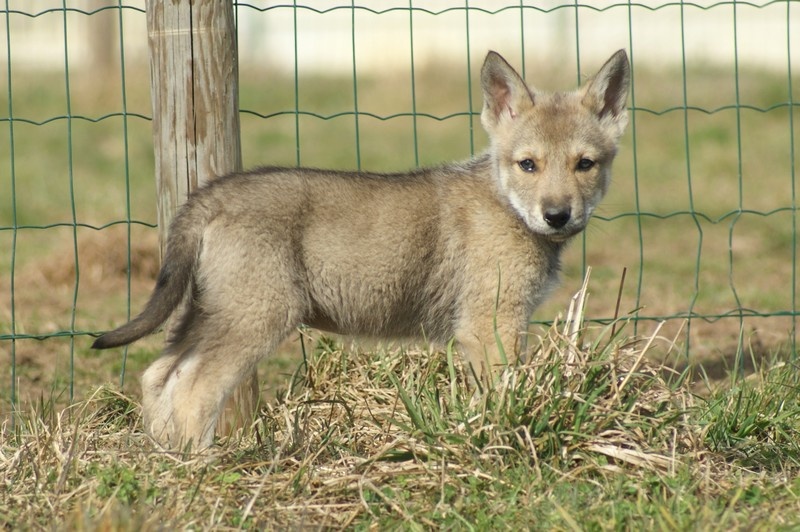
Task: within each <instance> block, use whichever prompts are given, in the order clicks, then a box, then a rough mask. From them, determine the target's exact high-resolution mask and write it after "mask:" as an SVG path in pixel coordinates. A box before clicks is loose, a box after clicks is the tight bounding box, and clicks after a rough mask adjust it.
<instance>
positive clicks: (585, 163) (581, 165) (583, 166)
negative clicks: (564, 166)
mask: <svg viewBox="0 0 800 532" xmlns="http://www.w3.org/2000/svg"><path fill="white" fill-rule="evenodd" d="M593 167H594V161H593V160H591V159H587V158H585V157H584V158H583V159H581V160H580V161H578V167H577V168H578V170H580V171H581V172H585V171H586V170H590V169H591V168H593Z"/></svg>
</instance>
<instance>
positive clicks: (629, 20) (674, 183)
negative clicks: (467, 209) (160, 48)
mask: <svg viewBox="0 0 800 532" xmlns="http://www.w3.org/2000/svg"><path fill="white" fill-rule="evenodd" d="M235 9H236V20H237V28H238V47H239V56H240V66H239V70H240V87H241V88H240V91H241V95H240V102H241V122H242V144H243V151H244V160H245V165H246V166H253V165H256V164H266V163H269V164H276V163H277V164H284V165H308V166H323V167H337V168H351V169H352V168H355V169H369V170H395V171H396V170H402V169H403V168H409V167H415V166H421V165H427V164H432V163H438V162H441V161H446V160H454V159H459V158H465V157H468V156H470V155H471V154H474V153H477V152H480V151H481V150H482V149H483V147H484V146H485V140H486V139H485V136H484V135H483V133H482V132H481V129H480V120H479V113H480V109H481V101H480V98H481V95H480V89H479V85H478V81H477V79H476V78H477V75H478V73H479V67H480V64H481V61H482V58H483V55H484V54H485V53H486V50H488V49H496V50H498V51H500V52H501V53H502V54H503V55H504V56H505V57H506V58H507V59H508V60H509V62H511V63H512V64H513V65H514V66H516V67H518V69H519V71H520V73H521V74H522V75H523V77H525V78H526V79H527V80H528V81H529V82H530V83H531V84H533V85H535V86H537V87H543V88H546V89H556V88H565V87H572V86H575V85H576V84H577V83H580V82H583V81H585V79H586V76H587V75H590V74H591V73H592V72H594V71H595V70H596V69H597V68H599V66H600V65H601V64H602V61H603V60H604V59H605V58H606V57H608V56H610V54H611V53H613V52H614V51H615V50H616V49H619V48H626V49H627V50H628V52H629V56H630V58H631V61H632V67H633V86H632V90H631V94H630V100H629V106H630V107H629V109H630V121H629V130H628V132H627V134H626V136H625V138H624V141H623V146H622V148H621V150H620V153H619V155H618V160H617V162H616V163H615V165H616V166H615V177H614V182H613V184H612V191H611V192H610V193H609V196H608V198H607V199H606V201H605V202H604V206H603V208H602V209H601V211H599V212H598V213H597V214H596V215H595V219H594V220H593V222H592V224H591V226H590V228H589V230H588V231H587V232H586V233H585V235H584V236H582V237H581V239H580V240H579V241H578V242H575V243H573V244H572V247H571V249H570V251H569V254H568V256H567V257H566V258H565V260H564V276H563V285H564V286H563V287H562V288H561V289H559V291H558V292H556V293H555V294H554V295H553V296H552V297H551V299H550V302H549V303H547V304H546V305H545V306H544V307H542V308H541V309H539V311H537V313H536V314H535V316H534V318H535V320H537V323H545V324H546V323H550V322H552V320H553V319H554V318H555V317H556V316H557V313H558V311H559V310H560V309H562V308H563V307H564V306H565V304H566V301H568V298H569V294H570V293H571V292H573V291H574V290H575V289H576V287H578V286H579V285H580V281H581V279H582V276H583V272H584V271H585V270H586V268H587V267H589V266H591V267H592V270H593V280H592V285H591V286H593V289H592V293H593V296H592V299H591V301H590V303H589V308H588V314H589V316H590V317H591V318H592V322H593V323H597V324H605V323H608V322H609V321H611V320H613V319H614V317H615V316H616V315H621V316H623V317H626V318H627V319H628V320H630V321H631V322H632V325H631V326H632V327H633V330H632V332H633V333H641V332H643V330H644V329H645V328H647V327H649V326H650V325H652V323H653V322H660V321H666V323H667V325H668V327H667V329H665V330H669V327H672V329H671V331H672V332H671V333H670V334H673V335H674V338H675V340H676V342H677V343H678V344H680V346H681V352H682V353H683V354H684V355H686V356H687V357H688V358H689V359H691V358H692V357H696V358H698V359H702V360H705V361H709V360H712V359H715V358H720V359H721V358H724V357H726V356H727V355H729V354H730V353H740V354H741V353H746V354H749V355H758V356H761V355H765V354H771V353H781V354H789V355H793V354H796V353H797V319H798V308H797V240H798V238H797V227H798V224H797V190H796V173H797V163H796V157H797V150H798V147H797V142H796V139H795V129H796V122H797V119H798V114H797V113H798V110H799V109H800V104H798V101H800V98H799V97H798V94H797V90H798V89H797V85H798V83H797V82H796V80H795V76H796V72H797V60H798V59H797V58H798V56H799V55H800V45H798V40H800V39H798V36H799V35H800V5H798V3H797V2H796V1H787V0H783V1H771V2H733V1H730V2H724V1H723V2H704V1H698V2H694V3H687V2H662V1H653V2H638V3H635V2H627V3H623V2H610V1H609V2H583V3H581V2H568V3H560V2H556V1H550V2H548V1H544V2H529V1H525V0H521V1H519V2H498V1H488V0H487V1H483V2H479V1H468V0H465V1H462V2H456V1H441V2H439V1H437V2H422V1H416V2H415V1H411V0H409V1H407V2H400V1H397V2H394V1H391V2H380V3H377V2H367V1H360V2H356V1H351V2H336V1H333V0H324V1H319V2H309V3H307V4H299V3H296V2H295V3H287V4H274V3H267V2H256V1H253V2H238V3H237V4H236V5H235ZM0 12H1V13H2V15H3V21H4V24H3V25H2V30H0V33H2V37H0V62H2V63H3V73H4V75H3V76H2V78H3V81H4V86H3V87H2V88H0V250H2V251H0V357H2V367H3V368H4V369H5V377H3V379H2V382H0V394H2V405H3V406H2V411H3V413H4V417H5V415H6V414H9V413H10V412H12V411H14V410H15V409H17V408H18V407H19V405H20V404H21V401H24V400H33V399H37V398H40V397H42V396H43V395H46V394H51V395H57V396H59V397H65V399H66V400H68V401H72V399H73V397H74V396H75V395H76V394H81V395H82V394H83V393H85V392H84V390H83V388H85V387H92V386H95V385H97V384H99V382H97V379H105V380H109V379H112V378H114V377H113V375H115V374H116V375H118V379H119V380H120V381H121V383H124V382H125V379H126V377H125V375H126V368H127V367H128V366H129V365H130V364H131V359H129V358H128V350H123V351H121V354H120V355H119V356H117V357H114V356H109V355H107V354H104V355H98V354H96V353H92V352H91V351H90V350H89V345H90V343H91V337H92V336H93V335H96V334H97V333H98V332H100V331H103V330H106V329H108V328H110V327H112V326H115V325H119V324H120V323H122V322H124V321H125V320H126V319H128V318H129V317H130V316H131V314H132V313H135V312H137V311H138V310H139V308H140V307H141V305H142V303H143V301H144V300H145V298H146V296H147V294H148V292H149V290H150V289H151V288H152V283H153V278H154V275H155V272H156V271H157V266H158V257H157V243H156V240H155V238H156V237H155V234H156V223H155V220H156V214H155V209H156V207H155V186H154V183H153V157H152V150H153V146H152V137H151V133H150V121H151V117H150V114H151V112H150V101H149V90H150V86H149V75H148V70H147V69H148V66H147V64H148V63H147V32H146V27H145V5H144V2H143V1H133V0H130V1H122V0H118V1H113V0H93V1H81V2H68V1H66V0H62V1H55V0H42V1H40V2H35V3H34V2H27V1H24V0H5V2H4V6H3V8H2V10H0ZM623 271H624V272H626V273H625V274H624V283H621V280H622V277H623ZM620 286H622V288H620ZM618 307H619V309H620V310H617V308H618ZM665 334H666V333H665ZM155 345H156V344H146V345H145V347H142V348H138V349H139V351H146V354H145V355H141V356H146V357H152V356H154V354H155V353H156V352H157V348H156V347H154V346H155ZM132 349H137V348H132ZM139 351H137V357H138V356H139ZM138 367H139V366H138V365H137V368H138Z"/></svg>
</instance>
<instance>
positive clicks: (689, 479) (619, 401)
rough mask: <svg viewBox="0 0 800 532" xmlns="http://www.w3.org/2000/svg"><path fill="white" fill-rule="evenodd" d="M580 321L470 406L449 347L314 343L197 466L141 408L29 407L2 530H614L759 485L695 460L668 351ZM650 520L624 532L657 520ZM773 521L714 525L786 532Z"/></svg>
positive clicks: (692, 406) (703, 449)
mask: <svg viewBox="0 0 800 532" xmlns="http://www.w3.org/2000/svg"><path fill="white" fill-rule="evenodd" d="M578 307H580V305H578ZM581 319H582V316H581V312H573V313H572V314H571V318H570V319H569V320H568V321H567V323H566V325H565V326H563V327H556V326H554V327H553V328H551V329H550V330H549V331H548V333H547V334H546V335H545V336H543V337H541V338H539V339H538V340H537V342H538V348H537V353H536V356H535V357H532V358H531V360H530V361H529V362H527V363H525V364H520V365H518V366H517V367H514V368H512V369H509V370H508V371H507V372H505V373H504V374H503V376H502V378H501V379H500V381H499V382H498V383H497V384H496V385H495V386H494V387H490V388H484V389H482V390H478V389H476V388H474V387H472V388H471V387H469V386H467V384H466V380H467V379H466V378H465V375H464V372H463V370H462V368H461V367H460V364H459V363H458V360H457V357H455V356H454V353H453V352H452V350H449V349H448V350H446V351H436V352H421V351H418V350H406V349H402V348H397V347H387V348H383V349H380V350H378V351H377V352H375V351H370V352H367V351H363V350H358V349H342V348H341V346H340V345H339V344H337V343H335V342H333V341H331V340H329V339H327V338H324V337H321V338H315V339H314V343H315V347H314V349H313V350H312V352H310V353H309V354H308V357H307V359H306V361H305V363H304V365H302V366H301V367H300V368H299V369H298V371H297V373H296V375H295V378H294V379H292V380H291V383H292V384H291V386H290V388H289V389H288V390H285V391H283V392H282V393H281V394H280V395H279V397H278V399H277V401H275V402H268V403H266V404H264V405H263V408H262V410H261V412H260V414H259V416H258V418H257V419H256V420H255V422H254V423H253V425H252V427H251V430H249V431H247V434H243V433H241V432H237V433H235V434H232V435H230V436H228V437H225V438H221V439H220V440H219V441H218V446H217V447H215V448H214V449H212V450H211V451H210V452H208V453H205V454H203V455H199V456H198V455H193V454H191V453H188V454H187V453H178V454H175V453H167V452H164V451H161V450H159V449H157V448H156V447H154V445H153V444H152V443H151V442H150V440H149V439H148V438H147V437H146V436H145V435H144V434H143V433H142V431H141V424H140V417H139V410H140V407H139V405H138V404H137V403H136V401H135V400H133V399H132V398H131V397H130V396H128V395H125V394H122V393H120V392H118V391H115V390H113V389H111V388H108V387H102V388H100V389H97V390H96V391H95V392H94V393H92V394H91V395H90V396H89V397H88V398H86V399H85V400H82V401H79V402H77V403H75V404H73V405H71V406H69V407H67V408H64V409H59V408H55V407H53V405H47V404H42V405H40V406H39V408H38V410H37V411H35V412H30V413H26V414H25V415H24V416H22V418H21V419H23V420H24V421H23V422H22V423H21V424H20V425H18V426H17V427H16V428H15V430H14V431H10V430H9V429H10V427H9V425H8V424H6V425H5V426H4V430H3V432H4V438H3V443H2V446H0V478H2V483H3V486H4V491H3V493H4V495H3V496H2V501H3V507H4V508H5V510H3V511H2V512H0V522H4V523H5V526H6V527H10V526H13V527H15V528H16V527H19V528H43V527H46V528H49V527H55V528H69V529H86V530H91V529H98V528H100V529H113V530H134V529H136V530H150V529H163V528H187V527H188V528H195V529H218V528H240V527H241V528H259V529H264V528H266V529H276V528H281V529H283V528H337V529H338V528H346V527H349V526H356V525H357V526H359V527H363V526H370V527H372V526H377V527H382V526H384V525H386V526H393V527H394V526H399V527H402V528H407V527H410V528H419V527H421V528H437V527H440V526H446V527H452V526H455V527H456V528H462V527H467V528H469V527H471V526H477V527H481V526H495V525H498V526H502V527H510V528H515V527H529V526H538V525H543V526H545V527H548V525H547V524H548V523H549V525H550V526H555V527H556V528H563V527H566V528H570V527H571V526H572V524H576V523H583V522H595V523H596V524H598V523H599V524H601V525H602V523H606V525H608V524H610V523H611V522H612V521H611V519H612V515H611V514H609V513H608V507H609V506H608V505H609V504H611V502H613V497H621V498H622V499H623V500H624V499H626V498H627V499H628V500H629V501H634V502H635V501H636V500H639V503H638V504H641V503H642V501H645V500H652V499H656V500H657V501H662V499H663V500H667V501H669V500H671V496H670V495H669V490H667V492H664V493H661V495H659V491H663V490H664V489H665V487H666V486H673V488H675V486H681V483H683V484H684V485H685V489H687V490H689V491H688V492H687V493H690V494H691V496H692V497H693V498H695V499H698V500H699V501H701V503H697V502H695V504H708V501H710V500H713V499H714V498H715V497H722V496H726V497H727V496H730V494H731V493H732V492H735V491H736V490H740V489H745V488H747V486H749V485H751V484H753V482H754V480H753V479H754V478H756V477H757V476H758V475H756V477H754V476H753V474H752V473H750V472H748V470H747V469H745V468H743V467H741V466H740V465H737V464H735V463H734V462H733V461H731V460H730V459H728V458H727V457H726V456H725V454H724V453H721V452H719V450H717V451H714V450H712V449H711V448H710V447H709V444H708V435H707V431H708V430H709V428H708V427H709V425H708V424H707V423H705V424H704V423H700V422H699V420H700V419H701V417H702V416H701V415H700V412H701V411H703V410H704V408H702V407H701V404H700V403H698V400H697V399H696V398H695V396H693V394H692V393H691V391H690V389H689V387H688V382H687V380H686V379H681V378H679V376H676V375H674V374H673V373H672V372H670V371H668V370H666V368H662V367H657V366H653V365H651V364H650V363H649V362H648V357H647V354H648V350H649V349H651V348H652V347H653V346H654V345H655V344H662V345H665V346H667V348H668V346H669V344H670V341H669V340H668V339H663V338H660V337H659V336H658V335H657V331H655V332H654V333H653V334H652V335H651V336H650V337H647V338H643V339H639V340H633V339H630V338H626V337H624V336H623V335H622V334H621V332H620V331H619V330H617V331H614V333H613V334H612V331H611V330H610V328H608V329H606V330H604V331H597V330H595V331H586V330H584V328H583V327H582V326H580V325H579V324H580V323H581ZM622 326H623V324H618V328H619V329H621V328H622ZM761 476H762V478H763V474H762V475H761ZM523 479H526V480H523ZM620 482H622V483H623V484H624V486H623V487H622V488H620V487H619V485H620ZM568 486H580V487H581V489H586V490H588V489H597V490H598V492H597V493H596V494H595V495H594V496H596V497H598V500H597V501H595V503H594V504H600V503H601V502H602V500H604V499H605V506H603V504H600V507H604V508H605V510H603V512H605V513H604V514H603V515H600V514H598V515H594V516H592V515H591V513H584V514H582V513H581V512H585V511H586V510H587V508H581V504H580V503H578V504H576V505H573V506H570V504H571V503H568V502H566V501H568V500H569V499H565V498H564V497H565V495H564V493H562V492H563V490H564V489H567V487H568ZM659 486H660V487H659ZM743 486H744V488H743ZM623 488H624V489H623ZM569 489H572V488H569ZM575 489H578V488H575ZM620 489H622V491H620V492H618V493H617V492H616V491H615V490H620ZM654 489H655V492H654V491H653V490H654ZM631 490H633V491H631ZM641 490H644V491H641ZM609 497H612V500H611V501H609V500H608V498H609ZM576 502H577V500H576ZM618 502H619V501H618ZM662 503H663V501H662ZM620 504H621V503H620ZM780 504H781V505H785V504H786V502H785V501H781V502H780ZM484 505H485V507H484ZM520 505H522V506H520ZM795 505H796V503H795ZM526 506H529V510H526ZM745 506H746V505H745ZM646 510H647V511H645V509H643V510H642V512H643V513H642V514H641V515H640V516H639V518H634V517H631V516H628V519H631V521H629V522H630V523H639V524H642V525H647V524H648V523H649V524H650V525H652V524H658V523H661V524H663V523H664V521H659V520H658V518H657V516H656V517H653V516H652V515H650V509H646ZM598 511H599V510H598ZM628 511H629V510H628ZM692 511H693V512H695V513H694V514H692V513H690V514H689V517H690V518H691V519H696V518H699V517H698V515H700V514H699V513H697V512H700V508H694V509H693V510H692ZM719 511H720V509H716V510H715V512H716V513H714V515H716V516H717V517H719ZM674 517H675V519H677V521H676V524H677V523H681V522H683V523H684V524H685V523H686V522H687V521H685V519H686V516H685V515H677V516H674ZM706 518H708V516H707V517H706ZM774 518H775V515H773V514H772V513H767V514H763V515H759V514H755V516H754V515H751V514H749V513H744V514H740V513H737V512H733V513H731V514H730V515H729V516H728V517H727V519H728V520H729V521H730V522H734V523H739V524H742V523H751V522H762V521H763V520H764V519H766V520H767V521H768V522H790V521H787V519H789V518H788V517H787V516H784V517H783V518H782V519H784V520H783V521H773V519H774ZM540 519H541V520H542V521H539V520H540ZM586 519H589V521H585V520H586ZM592 519H595V521H592ZM636 519H640V520H638V521H637V520H636ZM752 519H755V521H753V520H752ZM689 522H691V521H689ZM704 523H705V525H706V526H711V525H713V522H712V521H711V520H706V521H704ZM604 527H605V526H601V528H604ZM579 528H580V527H579Z"/></svg>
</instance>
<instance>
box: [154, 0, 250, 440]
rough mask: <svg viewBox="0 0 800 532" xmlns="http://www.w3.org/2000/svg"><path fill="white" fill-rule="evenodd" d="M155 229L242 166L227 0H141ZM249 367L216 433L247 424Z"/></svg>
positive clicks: (233, 40)
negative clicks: (155, 190) (202, 188)
mask: <svg viewBox="0 0 800 532" xmlns="http://www.w3.org/2000/svg"><path fill="white" fill-rule="evenodd" d="M146 7H147V31H148V36H149V39H148V43H149V48H150V79H151V95H152V100H153V144H154V147H155V166H156V185H157V188H158V227H159V236H160V241H161V256H162V257H163V256H164V247H165V245H166V234H167V230H168V228H169V223H170V220H172V217H173V216H174V215H175V213H176V212H177V210H178V207H179V206H180V205H181V204H182V203H183V202H184V201H185V200H186V197H187V196H188V194H189V193H190V192H191V191H192V190H194V189H195V188H197V187H198V186H200V185H202V184H203V183H205V182H206V181H208V180H209V179H212V178H213V177H214V176H217V175H223V174H227V173H230V172H234V171H237V170H241V168H242V154H241V153H242V150H241V142H240V137H239V79H238V77H239V71H238V57H237V50H236V27H235V24H234V17H233V3H232V2H231V1H230V0H170V1H169V2H165V1H163V0H147V4H146ZM258 398H259V392H258V382H257V379H256V373H255V370H254V371H253V373H252V375H251V376H250V377H248V378H247V379H245V381H244V383H243V384H242V386H240V388H239V389H238V390H236V392H235V393H234V395H233V397H232V398H231V401H229V404H228V405H227V406H226V409H225V412H224V413H223V415H222V417H221V418H220V422H219V424H218V425H217V432H218V433H224V434H227V433H229V432H230V431H231V430H233V429H234V428H236V427H237V426H244V427H247V426H249V424H250V423H251V421H252V420H253V418H254V415H255V410H256V408H257V405H258Z"/></svg>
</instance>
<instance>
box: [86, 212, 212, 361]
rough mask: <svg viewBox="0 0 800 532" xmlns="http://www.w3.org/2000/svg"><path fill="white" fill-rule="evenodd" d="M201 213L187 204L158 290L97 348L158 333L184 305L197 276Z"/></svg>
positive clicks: (174, 232)
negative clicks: (184, 300)
mask: <svg viewBox="0 0 800 532" xmlns="http://www.w3.org/2000/svg"><path fill="white" fill-rule="evenodd" d="M200 210H201V209H192V208H191V207H190V206H188V205H187V206H186V207H184V209H182V210H181V212H180V213H179V214H178V216H177V217H176V218H175V221H174V222H173V224H172V226H171V227H170V234H169V239H168V241H167V252H166V254H165V256H164V261H163V263H162V265H161V271H160V272H159V274H158V281H157V282H156V287H155V289H154V290H153V293H152V294H151V295H150V300H149V301H148V302H147V305H146V306H145V308H144V310H143V311H142V312H141V314H139V315H138V316H136V317H135V318H134V319H132V320H131V321H129V322H128V323H126V324H125V325H123V326H122V327H119V328H118V329H114V330H113V331H109V332H107V333H106V334H104V335H102V336H101V337H99V338H98V339H97V340H95V341H94V343H93V344H92V348H93V349H108V348H111V347H119V346H121V345H126V344H129V343H131V342H134V341H136V340H138V339H140V338H143V337H144V336H147V335H148V334H151V333H153V332H155V331H156V329H158V328H159V327H160V326H161V325H162V324H163V323H164V322H165V321H167V318H169V316H170V314H172V313H173V311H174V310H175V309H176V308H177V307H178V305H180V303H181V300H183V296H184V294H185V293H186V289H187V287H188V286H189V284H190V282H191V279H192V276H193V274H194V268H195V262H196V260H197V256H198V254H199V251H200V242H201V239H202V233H203V229H204V227H205V225H206V224H205V220H204V219H203V218H204V216H203V215H202V212H197V211H200Z"/></svg>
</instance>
